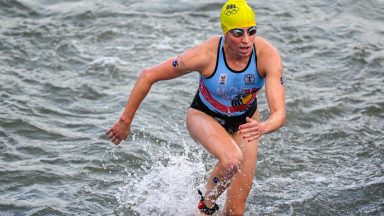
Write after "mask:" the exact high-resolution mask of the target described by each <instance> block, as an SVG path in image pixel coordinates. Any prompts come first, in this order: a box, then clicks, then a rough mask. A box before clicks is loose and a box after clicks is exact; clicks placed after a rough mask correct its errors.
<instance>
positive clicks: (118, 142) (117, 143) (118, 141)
mask: <svg viewBox="0 0 384 216" xmlns="http://www.w3.org/2000/svg"><path fill="white" fill-rule="evenodd" d="M121 141H122V140H121V139H118V140H116V142H114V143H115V145H119V144H120V143H121Z"/></svg>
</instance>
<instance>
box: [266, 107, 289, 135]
mask: <svg viewBox="0 0 384 216" xmlns="http://www.w3.org/2000/svg"><path fill="white" fill-rule="evenodd" d="M285 119H286V117H285V110H280V111H276V112H273V113H271V115H270V116H269V117H268V119H267V120H266V121H265V122H263V124H264V133H271V132H273V131H276V130H278V129H279V128H281V127H282V126H284V124H285Z"/></svg>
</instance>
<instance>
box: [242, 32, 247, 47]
mask: <svg viewBox="0 0 384 216" xmlns="http://www.w3.org/2000/svg"><path fill="white" fill-rule="evenodd" d="M241 42H242V43H244V44H248V43H249V35H248V32H246V33H244V35H243V37H242V38H241Z"/></svg>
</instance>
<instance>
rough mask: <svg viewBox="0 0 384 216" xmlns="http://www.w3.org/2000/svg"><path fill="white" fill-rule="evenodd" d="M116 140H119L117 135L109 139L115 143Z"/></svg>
mask: <svg viewBox="0 0 384 216" xmlns="http://www.w3.org/2000/svg"><path fill="white" fill-rule="evenodd" d="M118 140H120V139H119V137H113V139H112V140H111V141H112V142H113V143H115V144H116V143H117V141H118Z"/></svg>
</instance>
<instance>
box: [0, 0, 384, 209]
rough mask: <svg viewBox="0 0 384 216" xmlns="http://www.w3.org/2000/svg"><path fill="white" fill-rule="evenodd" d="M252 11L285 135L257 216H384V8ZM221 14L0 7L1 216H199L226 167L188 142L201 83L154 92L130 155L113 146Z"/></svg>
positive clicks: (259, 192) (94, 4) (265, 164)
mask: <svg viewBox="0 0 384 216" xmlns="http://www.w3.org/2000/svg"><path fill="white" fill-rule="evenodd" d="M248 2H249V3H250V5H252V6H253V8H255V10H256V13H257V16H258V26H259V31H258V34H259V35H261V36H263V37H265V38H267V39H268V40H270V41H271V43H273V44H274V45H275V46H276V47H278V49H279V50H280V51H281V55H282V57H283V60H284V66H285V69H284V73H285V80H286V94H287V95H286V98H287V120H288V121H287V125H286V126H285V127H284V128H282V129H281V130H279V131H278V132H275V133H273V134H270V135H266V136H265V137H264V138H263V139H262V143H261V145H260V152H259V159H258V167H257V172H256V176H255V177H256V178H255V181H254V184H253V189H252V191H251V194H250V196H249V199H248V206H247V210H246V215H383V212H384V164H383V159H384V133H383V131H384V96H383V93H384V92H383V86H384V15H383V14H384V13H383V11H384V2H383V1H382V0H380V1H379V0H370V1H356V0H340V1H329V0H328V1H326V0H323V1H321V0H312V1H309V0H304V1H293V0H288V1H286V0H285V1H283V0H274V1H248ZM222 4H223V1H213V0H204V1H202V0H200V1H187V0H180V1H170V0H157V1H155V0H152V1H136V0H132V1H123V0H111V1H101V0H92V1H91V0H77V1H73V0H71V1H64V0H0V82H1V85H0V95H1V99H0V215H195V214H196V205H197V202H198V196H197V193H196V189H197V188H203V186H204V179H205V178H206V175H207V174H208V171H209V170H210V169H211V167H212V165H213V164H214V163H215V161H214V159H213V158H211V157H210V156H208V155H207V153H206V152H205V151H204V150H203V149H202V148H201V147H200V146H198V145H197V144H195V143H194V142H193V140H192V139H191V138H190V137H189V135H188V133H187V130H186V128H185V123H184V118H185V110H186V109H187V107H188V106H189V104H190V102H191V100H192V98H193V96H194V93H195V90H196V88H197V85H198V81H197V79H198V76H197V74H196V73H193V74H189V75H187V76H184V77H182V78H179V79H177V80H172V81H166V82H162V83H158V84H156V85H155V86H154V87H153V89H152V90H151V93H150V94H149V95H148V96H147V98H146V100H145V101H144V103H143V104H142V106H141V108H140V110H139V112H138V114H137V116H136V118H135V120H134V122H133V126H132V137H131V138H130V139H129V140H128V141H126V142H125V143H123V144H121V145H120V146H117V147H116V146H113V145H112V144H110V143H109V142H108V141H107V140H106V138H105V136H104V133H105V130H106V129H107V128H108V127H109V126H110V125H111V124H113V122H114V121H115V120H116V119H117V117H118V116H119V115H120V113H121V111H122V108H123V106H124V104H125V102H126V99H127V96H128V94H129V91H130V90H131V88H132V86H133V84H134V82H135V80H136V78H137V77H138V74H139V72H140V71H141V70H142V69H143V68H145V67H149V66H151V65H153V64H155V63H158V62H160V61H163V60H165V59H167V58H169V57H171V56H174V55H177V54H179V53H181V52H183V51H184V50H186V49H188V48H190V47H191V46H193V45H196V44H198V43H200V42H201V41H203V40H205V39H207V38H208V37H209V36H211V35H215V34H220V33H221V30H220V24H219V11H220V7H221V5H222ZM260 109H261V111H262V112H261V115H262V118H263V119H265V118H267V116H268V112H267V110H268V106H267V104H266V102H265V95H264V93H262V95H261V98H260ZM219 204H220V205H221V206H222V204H223V199H221V200H220V201H219Z"/></svg>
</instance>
